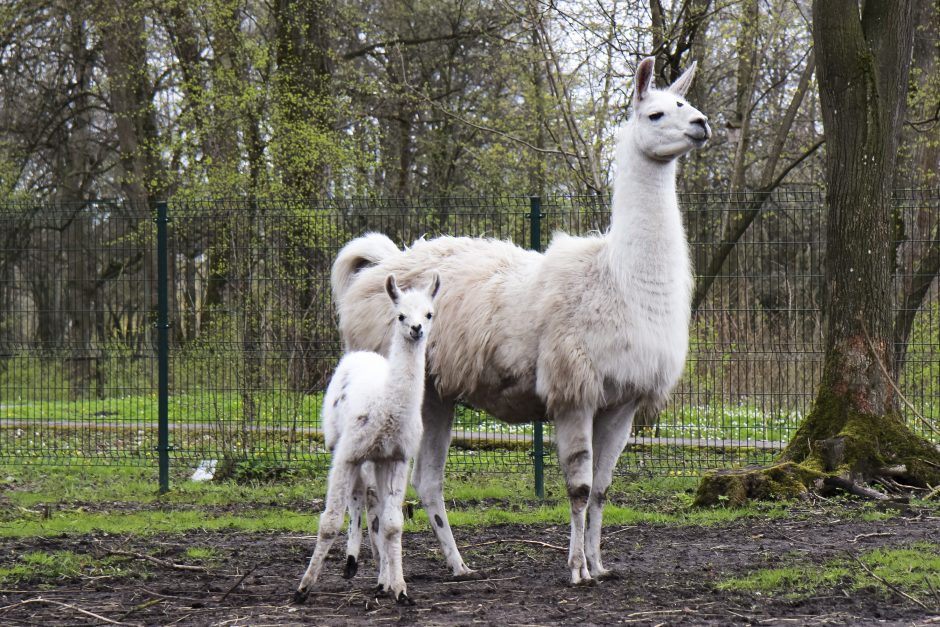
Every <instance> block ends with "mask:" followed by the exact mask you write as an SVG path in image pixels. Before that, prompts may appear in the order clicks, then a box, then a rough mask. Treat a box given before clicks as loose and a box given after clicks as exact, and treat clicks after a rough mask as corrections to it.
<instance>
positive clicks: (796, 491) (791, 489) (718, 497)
mask: <svg viewBox="0 0 940 627" xmlns="http://www.w3.org/2000/svg"><path fill="white" fill-rule="evenodd" d="M821 477H822V473H819V472H816V471H814V470H810V469H808V468H804V467H803V466H800V465H799V464H795V463H793V462H784V463H782V464H777V465H775V466H770V467H763V466H745V467H743V468H730V469H719V470H711V471H709V472H707V473H705V475H704V476H703V477H702V480H701V482H700V483H699V486H698V491H697V492H696V495H695V503H694V504H695V505H696V506H700V507H702V506H704V507H708V506H713V505H719V504H725V505H729V506H732V507H740V506H742V505H745V504H746V503H748V502H749V501H752V500H768V499H790V498H795V497H798V496H800V495H801V494H803V493H804V492H806V490H807V486H809V485H812V484H813V482H815V481H816V480H817V479H819V478H821Z"/></svg>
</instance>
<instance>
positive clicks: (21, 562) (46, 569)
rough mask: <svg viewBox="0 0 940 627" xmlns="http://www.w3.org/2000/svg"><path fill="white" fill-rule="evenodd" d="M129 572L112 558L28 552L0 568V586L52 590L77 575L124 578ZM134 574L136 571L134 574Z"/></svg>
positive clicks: (66, 552)
mask: <svg viewBox="0 0 940 627" xmlns="http://www.w3.org/2000/svg"><path fill="white" fill-rule="evenodd" d="M129 572H131V571H130V570H129V568H128V566H127V565H126V564H124V563H123V560H122V559H120V558H118V557H116V556H108V557H104V558H97V557H95V556H93V555H90V554H85V553H73V552H72V551H54V552H52V553H47V552H45V551H32V552H29V553H24V554H22V555H18V556H16V557H15V558H14V559H13V561H12V563H10V564H9V565H5V566H3V565H0V584H3V585H4V586H25V585H35V584H36V583H37V582H38V583H39V586H40V587H46V588H54V587H55V582H56V581H58V580H63V579H74V578H76V577H79V576H88V577H95V576H97V577H101V576H124V575H126V574H128V573H129ZM135 572H136V571H135Z"/></svg>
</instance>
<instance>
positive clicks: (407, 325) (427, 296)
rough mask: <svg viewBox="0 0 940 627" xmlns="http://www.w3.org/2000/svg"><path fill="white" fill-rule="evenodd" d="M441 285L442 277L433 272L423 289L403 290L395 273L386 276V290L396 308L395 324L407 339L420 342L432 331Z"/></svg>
mask: <svg viewBox="0 0 940 627" xmlns="http://www.w3.org/2000/svg"><path fill="white" fill-rule="evenodd" d="M440 287H441V277H440V275H439V274H438V273H437V272H434V273H432V275H431V280H430V282H429V283H428V285H427V286H426V287H424V288H423V289H421V288H417V289H409V290H401V289H399V287H398V283H397V282H396V281H395V275H394V274H390V275H388V277H386V278H385V292H386V293H387V294H388V297H389V298H390V299H391V301H392V305H393V307H394V308H395V321H394V324H395V325H396V328H397V329H398V332H399V333H401V334H402V337H404V338H405V339H406V340H411V341H413V342H418V341H420V340H422V339H424V338H425V337H427V334H428V333H430V332H431V325H432V322H433V320H434V297H435V296H437V291H438V290H439V289H440Z"/></svg>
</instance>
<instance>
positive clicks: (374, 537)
mask: <svg viewBox="0 0 940 627" xmlns="http://www.w3.org/2000/svg"><path fill="white" fill-rule="evenodd" d="M362 479H363V481H364V482H365V487H366V529H367V531H368V533H369V541H370V542H371V543H372V559H373V560H375V567H376V570H377V572H378V586H377V588H378V592H380V593H382V592H385V588H386V585H387V581H386V579H387V575H386V571H387V565H386V563H385V545H384V543H383V541H382V534H381V533H379V524H380V523H381V517H382V504H381V502H380V501H379V495H378V486H377V485H376V482H375V463H373V462H367V463H366V464H364V465H363V471H362Z"/></svg>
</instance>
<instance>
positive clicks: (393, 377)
mask: <svg viewBox="0 0 940 627" xmlns="http://www.w3.org/2000/svg"><path fill="white" fill-rule="evenodd" d="M425 341H426V340H423V341H421V342H411V341H408V340H405V338H403V337H402V336H400V335H396V337H395V339H394V340H393V341H392V345H391V348H390V350H389V354H388V361H389V369H390V371H391V372H390V373H389V379H388V383H387V384H386V386H387V389H386V398H387V399H388V401H389V403H390V404H391V405H393V406H394V407H395V408H397V409H399V410H401V411H404V412H410V411H413V410H420V404H421V398H422V391H423V390H424V361H425V357H424V348H425Z"/></svg>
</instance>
